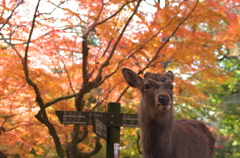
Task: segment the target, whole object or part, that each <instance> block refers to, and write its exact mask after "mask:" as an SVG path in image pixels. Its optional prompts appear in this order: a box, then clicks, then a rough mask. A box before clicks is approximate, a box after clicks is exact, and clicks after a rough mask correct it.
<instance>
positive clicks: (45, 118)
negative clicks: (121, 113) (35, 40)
mask: <svg viewBox="0 0 240 158" xmlns="http://www.w3.org/2000/svg"><path fill="white" fill-rule="evenodd" d="M40 1H41V0H38V2H37V5H36V8H35V12H34V15H33V21H32V26H31V29H30V33H29V37H28V40H27V45H26V49H25V55H24V59H23V60H22V64H23V70H24V74H25V78H26V82H27V83H28V84H29V85H30V86H32V87H33V89H34V91H35V94H36V102H37V103H38V105H39V107H40V112H41V114H40V113H39V115H38V114H37V115H36V118H37V119H38V120H39V121H40V122H41V123H43V124H44V125H46V126H47V128H48V130H49V134H50V135H51V136H52V137H53V140H54V143H55V147H56V150H57V153H58V156H59V157H61V158H63V157H64V154H63V149H62V146H61V142H60V139H59V137H58V135H57V132H56V129H55V127H54V126H53V125H52V123H51V122H50V121H49V119H48V116H47V113H46V111H45V106H44V102H43V99H42V97H41V92H40V90H39V88H38V86H37V85H36V84H35V83H34V82H33V81H32V80H31V78H30V76H29V69H28V52H29V45H30V42H31V38H32V34H33V30H34V26H35V21H36V17H37V10H38V8H39V4H40Z"/></svg>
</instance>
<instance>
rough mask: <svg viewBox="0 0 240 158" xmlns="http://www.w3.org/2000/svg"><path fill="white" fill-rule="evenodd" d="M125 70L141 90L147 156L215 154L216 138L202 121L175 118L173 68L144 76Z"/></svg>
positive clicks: (203, 156) (180, 157)
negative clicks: (161, 72)
mask: <svg viewBox="0 0 240 158" xmlns="http://www.w3.org/2000/svg"><path fill="white" fill-rule="evenodd" d="M122 74H123V76H124V79H125V81H126V82H127V83H128V85H129V86H131V87H134V88H137V89H138V90H139V91H140V93H141V101H140V105H139V107H138V122H139V125H140V128H141V139H142V153H143V157H144V158H212V157H213V155H214V144H215V139H214V137H213V135H212V133H211V132H210V130H209V129H208V127H207V126H206V125H205V124H204V123H203V122H200V121H196V120H190V119H180V120H174V116H173V115H174V113H173V110H174V109H173V81H174V74H173V72H172V71H170V70H169V71H168V72H166V73H163V74H160V73H151V72H146V73H145V74H144V76H143V78H142V77H140V76H139V75H138V74H137V73H135V72H134V71H132V70H131V69H128V68H123V69H122Z"/></svg>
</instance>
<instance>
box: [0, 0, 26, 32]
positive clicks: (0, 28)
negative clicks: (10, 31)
mask: <svg viewBox="0 0 240 158" xmlns="http://www.w3.org/2000/svg"><path fill="white" fill-rule="evenodd" d="M23 2H24V0H21V1H20V2H18V3H17V5H16V6H15V8H14V9H13V10H12V13H11V14H10V15H9V17H8V18H7V20H6V21H5V23H4V24H3V25H2V26H1V27H0V31H1V30H2V29H3V28H4V26H5V25H6V24H7V23H8V22H9V20H10V19H11V17H12V16H13V13H14V12H15V10H16V9H17V8H18V7H19V6H20V4H22V3H23Z"/></svg>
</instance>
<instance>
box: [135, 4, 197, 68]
mask: <svg viewBox="0 0 240 158" xmlns="http://www.w3.org/2000/svg"><path fill="white" fill-rule="evenodd" d="M198 1H199V0H197V1H196V3H195V5H194V7H193V9H192V10H191V11H190V12H189V14H188V15H187V16H186V17H185V18H184V19H183V20H182V21H181V22H180V23H179V24H178V25H177V26H176V28H175V29H174V30H173V32H172V33H171V34H170V36H169V37H168V38H167V39H166V41H165V42H164V43H163V44H162V45H161V46H160V47H159V48H158V50H157V52H156V54H155V56H154V57H153V58H152V59H151V61H150V62H148V64H147V65H146V66H145V67H144V68H143V69H142V70H141V71H140V72H139V73H142V72H143V71H144V70H145V69H146V68H148V67H149V66H150V65H151V64H152V63H153V61H154V60H156V59H157V57H158V55H159V53H160V51H161V50H162V49H163V47H164V46H165V45H166V44H167V43H168V42H169V40H170V38H172V36H173V35H174V34H175V33H176V32H177V30H178V29H179V27H180V26H181V25H182V24H183V23H184V22H185V21H186V20H187V19H188V18H189V17H190V15H191V14H192V13H193V11H194V10H195V9H196V7H197V4H198Z"/></svg>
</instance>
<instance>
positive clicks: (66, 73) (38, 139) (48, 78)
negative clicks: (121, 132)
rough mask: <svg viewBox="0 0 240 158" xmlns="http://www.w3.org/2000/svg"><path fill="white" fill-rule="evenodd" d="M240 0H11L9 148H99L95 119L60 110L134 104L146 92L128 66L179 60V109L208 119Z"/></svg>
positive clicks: (2, 128)
mask: <svg viewBox="0 0 240 158" xmlns="http://www.w3.org/2000/svg"><path fill="white" fill-rule="evenodd" d="M162 2H164V1H162ZM223 3H227V4H229V5H223ZM237 7H238V4H237V3H236V1H217V0H213V1H212V0H211V1H210V0H205V1H200V2H199V1H198V0H195V1H193V0H188V1H185V0H180V1H179V0H173V1H166V3H165V5H162V3H161V4H160V3H159V2H158V1H155V0H151V1H144V0H112V1H104V0H81V1H79V0H31V1H30V0H20V1H13V0H2V1H1V3H0V11H1V12H0V13H1V21H0V22H1V25H0V30H1V32H0V39H1V43H0V44H1V58H0V60H1V65H0V69H1V80H0V99H1V103H0V104H1V124H0V135H1V139H0V147H1V148H0V149H1V151H2V152H4V153H5V154H6V155H14V154H17V155H21V156H24V155H25V156H27V155H35V156H37V155H44V156H49V157H54V156H58V157H66V156H67V157H70V158H72V157H90V156H93V155H95V154H96V153H98V152H99V151H100V150H101V148H102V144H101V143H102V142H103V141H101V140H100V138H99V137H98V136H96V135H95V134H93V133H92V132H91V131H92V128H91V126H80V125H68V126H64V125H61V124H60V123H59V121H58V120H57V118H56V116H55V110H73V111H101V112H103V111H106V104H107V102H110V101H116V102H121V103H122V105H123V109H124V111H123V112H129V111H131V112H134V113H135V112H136V108H137V104H136V103H137V102H138V100H139V99H138V98H139V94H138V93H137V92H136V91H134V90H132V89H131V88H129V87H128V86H127V85H126V84H125V83H124V82H123V78H122V76H121V71H120V70H121V68H122V67H131V68H132V69H134V70H135V71H136V72H138V73H139V74H142V73H143V72H146V71H153V72H154V71H156V72H163V71H165V70H166V69H172V70H173V71H174V73H175V74H176V77H177V78H176V85H175V90H174V91H175V104H176V111H177V112H178V113H177V116H178V117H183V116H184V117H188V118H196V119H200V120H204V121H206V120H208V119H209V118H210V117H212V115H211V112H214V110H213V109H214V108H213V107H212V106H211V104H204V105H203V104H202V103H203V102H204V103H206V102H207V101H208V96H207V92H209V90H211V89H206V86H205V85H209V84H222V83H224V82H225V80H226V79H227V75H228V73H229V72H228V71H225V68H224V67H223V66H221V64H219V61H220V58H221V57H225V56H227V53H226V52H225V51H223V50H225V49H228V48H232V47H233V46H234V43H236V41H237V40H239V35H235V36H233V37H232V36H230V35H229V33H232V32H231V31H233V32H234V31H237V28H238V27H239V22H238V23H236V20H239V15H238V13H236V10H237ZM230 37H231V38H230ZM229 38H230V39H229ZM202 81H204V82H202ZM203 84H204V85H203ZM192 111H196V113H197V114H196V113H193V112H192ZM6 142H7V143H6ZM139 150H140V149H139Z"/></svg>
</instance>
